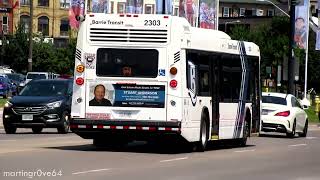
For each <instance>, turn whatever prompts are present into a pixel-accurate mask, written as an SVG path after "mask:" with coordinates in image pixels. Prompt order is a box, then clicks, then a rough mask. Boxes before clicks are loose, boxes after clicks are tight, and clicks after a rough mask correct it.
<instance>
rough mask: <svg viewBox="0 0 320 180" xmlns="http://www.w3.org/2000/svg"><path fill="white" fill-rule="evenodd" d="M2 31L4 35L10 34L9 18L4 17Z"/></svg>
mask: <svg viewBox="0 0 320 180" xmlns="http://www.w3.org/2000/svg"><path fill="white" fill-rule="evenodd" d="M2 31H3V34H8V32H9V26H8V17H7V16H2Z"/></svg>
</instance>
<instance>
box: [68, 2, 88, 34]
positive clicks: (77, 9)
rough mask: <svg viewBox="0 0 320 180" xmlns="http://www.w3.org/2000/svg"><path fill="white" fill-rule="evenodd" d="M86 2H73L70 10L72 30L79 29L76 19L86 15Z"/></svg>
mask: <svg viewBox="0 0 320 180" xmlns="http://www.w3.org/2000/svg"><path fill="white" fill-rule="evenodd" d="M84 1H85V0H71V1H70V8H69V24H70V27H71V29H78V28H79V22H78V21H77V20H76V17H77V16H79V15H84V4H85V2H84Z"/></svg>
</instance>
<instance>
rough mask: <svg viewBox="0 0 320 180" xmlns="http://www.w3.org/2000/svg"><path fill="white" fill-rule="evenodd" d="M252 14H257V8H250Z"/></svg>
mask: <svg viewBox="0 0 320 180" xmlns="http://www.w3.org/2000/svg"><path fill="white" fill-rule="evenodd" d="M251 15H252V16H257V10H256V9H255V8H252V14H251Z"/></svg>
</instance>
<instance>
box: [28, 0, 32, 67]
mask: <svg viewBox="0 0 320 180" xmlns="http://www.w3.org/2000/svg"><path fill="white" fill-rule="evenodd" d="M32 27H33V0H30V25H29V57H28V71H29V72H30V71H32V49H33V38H32V31H33V28H32Z"/></svg>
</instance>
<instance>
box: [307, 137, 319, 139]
mask: <svg viewBox="0 0 320 180" xmlns="http://www.w3.org/2000/svg"><path fill="white" fill-rule="evenodd" d="M306 139H318V137H306Z"/></svg>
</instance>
